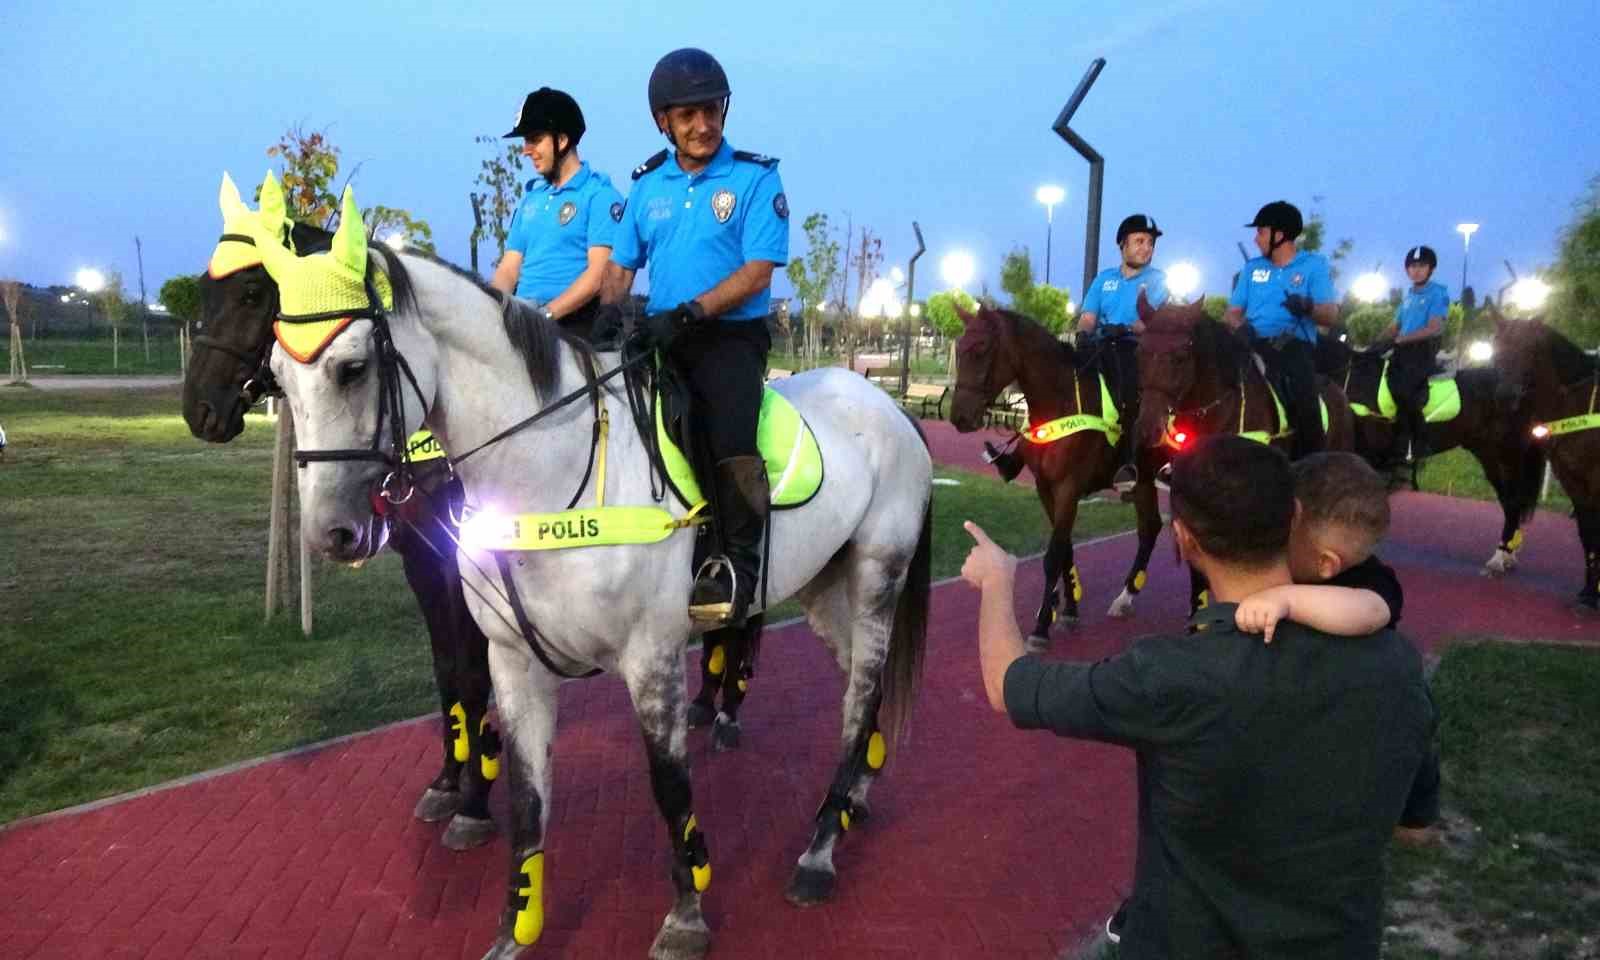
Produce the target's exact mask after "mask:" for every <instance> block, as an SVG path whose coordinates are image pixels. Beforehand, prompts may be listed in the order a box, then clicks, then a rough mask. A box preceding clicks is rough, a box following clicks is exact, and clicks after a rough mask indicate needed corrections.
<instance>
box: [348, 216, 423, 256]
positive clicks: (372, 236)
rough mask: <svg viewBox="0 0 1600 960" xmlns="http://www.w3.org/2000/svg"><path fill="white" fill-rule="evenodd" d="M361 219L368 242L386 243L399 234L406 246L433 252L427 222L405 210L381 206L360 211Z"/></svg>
mask: <svg viewBox="0 0 1600 960" xmlns="http://www.w3.org/2000/svg"><path fill="white" fill-rule="evenodd" d="M361 219H362V221H363V222H364V223H366V225H367V240H368V241H381V242H385V243H387V242H388V240H389V238H390V237H392V236H394V235H395V234H399V235H400V237H401V238H402V239H404V240H405V244H406V246H408V247H416V248H417V249H419V250H424V251H426V252H428V253H433V252H434V249H433V228H432V227H430V226H428V221H426V220H418V219H416V218H415V217H413V216H411V214H410V213H409V212H407V211H405V210H401V209H398V208H396V207H385V206H382V205H379V206H375V207H368V208H367V209H365V210H363V211H361Z"/></svg>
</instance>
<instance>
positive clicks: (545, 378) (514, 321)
mask: <svg viewBox="0 0 1600 960" xmlns="http://www.w3.org/2000/svg"><path fill="white" fill-rule="evenodd" d="M373 249H377V250H379V251H380V253H381V255H382V257H383V260H384V272H385V273H386V274H388V277H389V285H390V287H392V288H393V290H394V305H395V309H396V310H397V311H400V310H406V309H412V310H415V309H416V306H417V293H416V287H415V285H414V284H413V283H412V280H411V275H410V274H409V273H408V272H407V271H406V267H405V263H404V262H403V261H402V260H401V258H400V257H399V256H397V255H395V254H394V253H392V252H390V251H388V250H382V249H381V248H377V247H374V248H373ZM406 255H407V256H411V257H416V258H418V259H419V260H426V261H428V262H429V263H432V264H434V265H436V266H440V267H443V268H444V269H446V270H448V271H450V272H451V273H453V274H455V275H456V276H458V277H460V278H461V279H463V280H466V281H467V282H469V283H471V284H472V285H473V286H474V287H476V288H477V289H478V290H479V292H481V293H482V294H483V295H484V296H486V297H488V298H489V299H491V300H493V301H494V302H495V304H496V305H498V306H499V307H500V316H501V322H502V323H503V325H504V327H505V332H506V337H507V338H509V339H510V340H511V346H512V347H513V348H514V349H515V350H516V351H517V352H518V353H520V354H522V359H523V363H524V365H525V366H526V367H527V369H528V379H529V380H530V381H531V382H532V383H533V390H534V393H535V394H536V395H537V396H538V398H539V402H540V403H545V402H548V401H549V400H550V399H551V398H552V395H553V394H554V393H555V389H556V383H557V381H558V379H559V378H560V375H561V344H563V343H565V344H566V345H567V348H568V349H570V350H572V351H573V352H574V353H575V354H577V357H578V368H579V369H580V370H582V371H583V375H584V378H585V379H586V380H588V381H589V384H590V385H591V386H593V384H594V379H595V373H594V371H595V355H594V348H593V347H591V346H590V345H589V344H588V343H586V342H584V341H583V340H581V339H580V338H578V337H575V336H573V335H572V334H570V333H568V332H566V331H565V330H563V329H561V327H560V325H559V324H556V323H552V322H551V321H549V320H546V319H545V318H544V317H543V315H541V314H540V313H539V312H538V311H537V310H535V309H534V307H533V304H531V303H529V302H528V301H526V300H523V299H521V298H520V297H513V296H510V295H508V294H505V293H502V292H500V291H499V290H496V289H495V288H494V287H492V286H490V285H489V284H488V282H487V281H485V280H484V279H483V278H482V277H480V276H478V275H477V274H476V273H473V272H472V271H470V270H463V269H462V268H461V267H458V266H456V265H455V264H453V263H451V262H450V261H448V260H445V259H444V258H442V257H440V256H437V255H436V254H432V253H427V252H425V251H422V250H415V249H407V250H406ZM367 269H368V270H369V271H370V270H372V269H373V263H372V261H371V260H369V261H368V264H367Z"/></svg>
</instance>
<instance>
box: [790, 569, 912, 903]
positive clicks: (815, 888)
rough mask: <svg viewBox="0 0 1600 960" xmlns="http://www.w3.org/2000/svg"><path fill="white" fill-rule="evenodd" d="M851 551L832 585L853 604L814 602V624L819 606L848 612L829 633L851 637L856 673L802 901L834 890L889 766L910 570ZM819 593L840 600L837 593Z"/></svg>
mask: <svg viewBox="0 0 1600 960" xmlns="http://www.w3.org/2000/svg"><path fill="white" fill-rule="evenodd" d="M851 553H852V554H853V555H854V562H853V563H852V564H851V569H850V570H849V573H848V575H847V577H846V578H845V582H843V583H837V584H834V585H833V587H832V588H831V590H830V591H828V592H830V593H831V592H833V591H837V590H839V589H841V588H842V589H845V590H847V591H848V594H849V598H850V603H849V605H848V609H847V610H840V609H839V608H838V606H837V605H835V604H831V603H830V604H827V605H826V606H823V605H818V606H816V607H812V605H811V604H810V603H808V609H810V610H811V612H812V616H813V622H815V620H816V617H817V612H818V611H819V610H831V611H832V613H833V614H834V615H835V616H837V615H838V614H840V613H845V614H846V615H847V616H848V620H847V624H848V625H846V624H831V625H830V626H832V627H837V628H842V629H839V630H838V631H837V632H836V631H835V630H831V629H830V630H828V631H826V632H825V635H826V636H832V637H834V638H835V642H836V643H838V644H841V645H842V644H845V643H848V647H843V646H836V648H835V650H836V653H837V654H838V655H839V659H840V662H841V665H842V666H843V667H844V669H845V670H846V672H847V673H848V675H849V684H848V686H847V687H846V689H845V695H844V724H843V730H842V731H841V735H840V741H841V750H842V757H841V759H840V761H839V765H838V767H837V768H836V770H835V771H834V775H833V781H832V782H831V783H830V784H829V785H828V793H827V796H826V797H824V798H823V801H822V805H821V807H819V808H818V810H817V814H816V819H815V829H814V831H813V833H812V836H811V843H810V845H809V846H808V847H807V848H806V851H805V853H803V854H801V855H800V862H799V864H798V865H797V866H796V867H795V871H794V875H793V876H792V877H791V878H790V880H789V887H788V890H787V891H786V892H785V894H784V895H785V896H786V897H787V898H788V900H789V902H790V903H793V904H795V905H797V906H811V905H814V904H818V903H822V902H823V901H825V900H827V899H829V898H830V897H831V896H832V895H833V890H834V886H835V884H836V879H837V874H836V871H835V869H834V865H833V848H834V844H835V843H836V841H837V840H838V838H839V835H840V834H841V833H843V832H844V831H846V830H849V829H850V826H851V824H852V823H859V822H860V821H862V820H864V819H865V818H866V816H867V814H868V809H867V805H866V800H867V791H868V789H869V788H870V787H871V785H872V781H873V780H874V779H875V778H876V777H877V776H878V774H879V773H881V772H882V770H883V765H884V760H885V758H886V756H885V755H886V751H887V742H886V741H885V739H884V735H883V734H882V733H881V732H879V729H878V708H879V706H880V705H881V704H882V702H883V689H884V688H883V674H884V666H885V664H886V663H887V662H888V654H889V638H890V635H891V628H892V626H893V620H894V613H895V604H896V601H897V599H898V597H899V592H900V589H901V585H902V583H903V575H897V574H896V573H895V572H893V571H896V570H898V569H901V568H903V567H904V565H905V564H904V561H903V560H901V561H899V562H898V563H895V562H888V561H883V560H874V559H862V558H860V548H858V547H852V548H851ZM819 599H823V600H827V599H833V600H837V597H836V596H835V597H832V598H826V597H824V598H819ZM844 630H848V633H847V634H846V633H844V632H843V631H844ZM819 632H821V631H819Z"/></svg>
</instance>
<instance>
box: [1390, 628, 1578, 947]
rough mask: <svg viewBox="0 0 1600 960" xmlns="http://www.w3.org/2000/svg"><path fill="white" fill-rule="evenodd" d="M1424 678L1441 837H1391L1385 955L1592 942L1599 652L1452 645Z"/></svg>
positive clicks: (1518, 646) (1575, 944)
mask: <svg viewBox="0 0 1600 960" xmlns="http://www.w3.org/2000/svg"><path fill="white" fill-rule="evenodd" d="M1433 690H1434V699H1435V702H1436V703H1437V704H1438V707H1439V713H1440V716H1441V718H1442V727H1441V733H1442V738H1443V744H1444V753H1443V757H1444V778H1443V782H1444V804H1445V821H1446V824H1445V829H1444V831H1443V842H1442V843H1439V844H1436V845H1433V846H1428V847H1422V848H1411V847H1406V846H1401V845H1398V844H1397V845H1394V846H1393V847H1392V856H1391V875H1390V879H1389V893H1390V896H1389V900H1390V903H1391V907H1390V913H1391V917H1390V918H1389V920H1388V921H1387V922H1388V923H1389V924H1391V925H1398V926H1400V930H1399V931H1398V932H1396V933H1393V934H1391V935H1390V937H1389V940H1390V943H1391V946H1392V949H1390V950H1388V951H1386V955H1387V956H1391V957H1397V958H1413V957H1417V958H1420V957H1424V956H1438V955H1440V954H1441V953H1443V954H1445V955H1447V956H1458V957H1463V958H1474V960H1476V958H1484V960H1487V958H1491V957H1495V958H1498V957H1549V958H1555V957H1579V956H1587V957H1593V956H1595V955H1596V954H1597V953H1600V936H1597V935H1600V893H1597V891H1600V820H1597V819H1596V818H1595V816H1594V810H1595V803H1596V797H1597V796H1600V752H1597V751H1596V750H1595V749H1594V736H1595V731H1596V730H1600V655H1596V653H1595V652H1594V651H1590V650H1574V649H1570V648H1563V647H1542V646H1523V645H1502V644H1492V643H1491V644H1476V645H1465V644H1463V645H1457V646H1453V647H1451V648H1450V649H1449V650H1448V651H1447V652H1446V653H1445V655H1444V658H1443V660H1442V661H1441V663H1440V665H1439V670H1438V672H1437V673H1436V674H1435V676H1434V680H1433ZM1428 934H1431V936H1432V939H1433V944H1434V945H1432V946H1430V945H1428V943H1427V942H1426V940H1425V935H1428ZM1441 934H1442V936H1441ZM1585 936H1587V938H1588V939H1587V942H1586V943H1585V942H1584V940H1583V938H1584V937H1585ZM1441 944H1443V945H1445V946H1456V947H1457V948H1456V949H1454V950H1451V951H1449V952H1447V951H1446V950H1445V949H1442V948H1441ZM1457 945H1459V946H1457Z"/></svg>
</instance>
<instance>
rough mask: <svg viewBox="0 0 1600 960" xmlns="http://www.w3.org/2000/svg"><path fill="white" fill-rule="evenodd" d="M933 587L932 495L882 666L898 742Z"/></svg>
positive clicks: (913, 691) (892, 735) (917, 674)
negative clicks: (887, 652) (885, 660)
mask: <svg viewBox="0 0 1600 960" xmlns="http://www.w3.org/2000/svg"><path fill="white" fill-rule="evenodd" d="M932 589H933V495H932V493H931V492H930V493H929V496H928V505H927V506H926V507H925V508H923V511H922V534H921V535H920V536H919V537H918V538H917V549H916V552H915V553H913V554H912V556H911V566H910V568H909V569H908V570H907V571H906V583H905V586H904V587H903V588H902V589H901V591H900V599H899V601H898V602H897V603H896V604H895V610H894V627H893V628H892V632H891V633H890V634H889V659H888V662H886V663H885V664H884V666H883V706H884V716H885V720H886V727H887V730H888V734H889V739H890V741H892V742H897V741H898V740H899V739H900V737H901V735H902V734H904V733H905V732H906V730H907V729H909V727H910V725H911V708H912V706H913V705H914V704H915V703H916V699H917V687H918V685H919V683H920V682H921V680H922V658H923V652H924V651H925V650H926V648H927V643H928V601H929V597H930V595H931V593H932Z"/></svg>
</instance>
